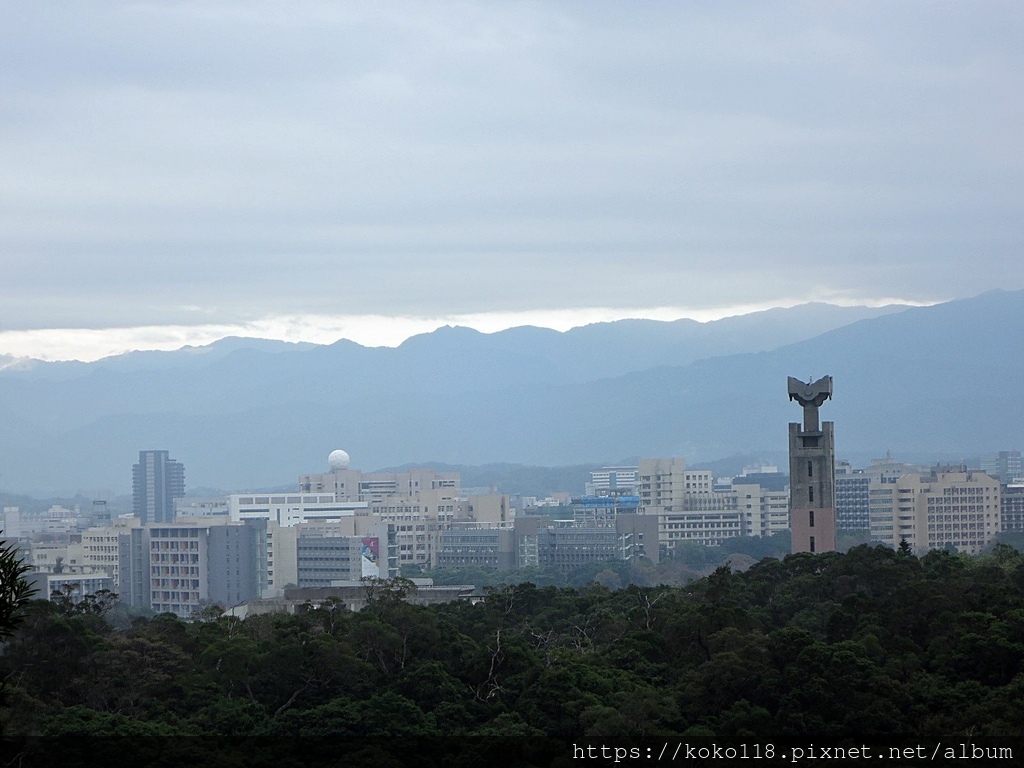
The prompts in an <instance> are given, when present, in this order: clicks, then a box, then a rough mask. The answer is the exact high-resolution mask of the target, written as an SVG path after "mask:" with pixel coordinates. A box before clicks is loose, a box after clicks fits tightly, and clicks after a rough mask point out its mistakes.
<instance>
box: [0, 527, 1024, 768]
mask: <svg viewBox="0 0 1024 768" xmlns="http://www.w3.org/2000/svg"><path fill="white" fill-rule="evenodd" d="M1022 664H1024V556H1022V555H1021V554H1019V553H1018V552H1017V551H1016V550H1015V549H1013V548H1011V547H1008V546H1005V545H999V546H997V547H996V548H995V550H994V551H993V552H992V553H991V554H990V555H986V556H982V557H969V556H966V555H959V554H954V553H949V552H931V553H929V554H928V555H926V556H924V557H921V558H917V557H915V556H913V555H910V554H906V553H900V552H897V551H894V550H892V549H888V548H885V547H868V546H859V547H855V548H853V549H851V550H850V551H849V552H848V553H846V554H839V553H827V554H821V555H810V554H798V555H790V556H787V557H786V558H784V559H783V560H778V559H774V558H767V559H764V560H762V561H760V562H758V563H757V564H755V565H754V566H752V567H751V568H749V569H748V570H746V571H745V572H742V573H735V572H731V571H730V570H729V569H728V568H725V567H723V568H719V569H718V570H717V571H715V572H714V573H713V574H711V575H710V576H708V577H706V578H703V579H700V580H697V581H693V582H690V583H689V584H686V585H684V586H672V587H669V586H649V587H641V586H629V587H626V588H623V589H614V590H613V589H609V588H608V587H606V586H602V585H600V584H596V583H593V584H590V585H588V586H586V587H583V588H557V587H537V586H535V585H533V584H529V583H526V584H517V585H503V586H497V587H492V588H490V589H488V592H487V597H486V598H485V599H484V600H483V601H482V602H481V603H479V604H476V605H474V604H470V603H468V602H457V603H448V604H444V605H436V606H429V607H424V606H415V605H410V604H408V603H406V602H403V601H402V600H401V599H399V598H398V597H396V595H395V594H394V593H393V592H391V591H389V590H380V591H379V593H378V594H377V595H376V596H375V598H374V600H373V601H372V602H371V604H370V605H369V606H368V607H367V608H365V609H364V610H362V611H361V612H359V613H353V612H350V611H349V610H347V609H346V608H345V607H344V606H343V605H341V604H340V603H337V602H334V603H327V604H325V605H323V606H321V607H320V608H318V609H315V610H308V611H305V612H303V613H300V614H298V615H285V614H271V615H261V616H253V617H250V618H248V619H246V620H245V621H240V620H238V619H235V618H223V617H222V618H209V617H207V619H206V620H200V621H194V622H185V621H182V620H180V619H178V618H176V617H174V616H171V615H161V616H157V617H155V618H153V619H136V620H135V621H134V622H133V623H132V624H131V625H130V626H128V627H126V628H122V629H114V628H113V627H112V626H111V625H110V623H109V622H107V621H105V620H104V618H103V616H102V615H101V614H100V613H98V612H84V613H81V612H79V613H75V612H74V611H72V610H69V609H67V608H66V607H62V606H61V605H58V604H55V603H50V602H43V601H36V602H34V603H32V604H31V605H30V607H29V610H28V615H27V618H26V620H25V621H24V623H23V624H22V625H21V627H20V628H19V629H18V630H17V632H16V633H15V634H14V635H13V636H12V637H11V638H10V639H8V640H7V641H6V643H5V644H4V647H3V653H2V655H0V677H2V678H3V680H4V681H5V684H4V688H3V708H2V725H3V742H2V749H3V753H4V754H5V755H6V756H7V761H8V762H10V763H11V764H15V765H17V764H23V765H26V766H27V765H33V766H51V765H52V766H58V765H59V766H62V767H63V768H74V767H75V766H94V765H96V766H98V765H118V766H155V765H166V766H172V765H174V766H177V765H184V764H193V765H197V766H198V765H202V766H206V765H210V766H242V765H245V766H262V765H266V766H275V768H280V767H285V768H288V767H292V766H294V767H295V768H299V767H300V766H357V765H358V766H364V765H374V766H375V767H377V768H380V767H385V766H406V765H408V766H413V765H415V766H424V767H426V768H430V767H431V766H438V767H441V766H453V767H455V766H479V765H485V764H488V763H493V764H495V765H521V766H549V765H556V766H557V765H571V764H575V763H574V761H573V752H572V747H573V745H574V744H575V745H580V744H595V745H600V744H607V745H616V746H619V747H631V746H635V747H638V748H641V749H646V748H648V747H651V746H652V745H658V747H659V748H660V745H661V744H663V743H664V742H670V743H673V744H675V743H679V742H685V743H689V744H710V743H718V744H733V745H738V744H741V743H748V744H750V743H755V742H759V743H761V744H766V743H774V744H775V745H785V744H798V743H805V742H813V743H815V744H832V745H844V744H845V745H851V746H852V745H855V744H868V745H874V746H877V747H881V746H884V745H897V746H899V745H906V744H917V743H930V744H936V743H939V742H948V743H952V742H954V741H955V742H956V743H961V742H967V743H974V744H979V745H984V744H989V745H993V746H998V747H1008V748H1013V749H1014V750H1024V738H1022V734H1021V723H1024V669H1022ZM1022 753H1024V752H1015V754H1022ZM598 762H599V763H600V762H601V761H598ZM963 764H969V763H963Z"/></svg>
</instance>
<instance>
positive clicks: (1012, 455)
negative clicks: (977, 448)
mask: <svg viewBox="0 0 1024 768" xmlns="http://www.w3.org/2000/svg"><path fill="white" fill-rule="evenodd" d="M981 469H982V471H983V472H984V473H985V474H987V475H989V476H991V477H997V478H999V481H1000V482H1002V483H1003V484H1004V485H1006V484H1007V483H1019V482H1024V461H1022V459H1021V455H1020V451H1016V450H1015V451H1000V452H999V453H998V454H996V455H995V456H988V457H986V458H984V459H982V460H981Z"/></svg>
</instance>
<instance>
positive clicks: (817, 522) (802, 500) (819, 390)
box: [789, 376, 836, 552]
mask: <svg viewBox="0 0 1024 768" xmlns="http://www.w3.org/2000/svg"><path fill="white" fill-rule="evenodd" d="M789 399H790V400H796V401H797V402H798V403H800V405H802V406H803V409H804V423H803V425H800V424H795V423H794V424H790V425H789V528H790V530H791V531H792V533H793V551H794V552H833V551H835V548H836V491H835V488H836V449H835V440H834V437H833V432H832V426H833V425H832V422H831V421H826V422H822V423H820V424H819V422H818V407H819V406H820V405H821V404H822V403H824V402H825V401H826V400H831V399H832V377H831V376H823V377H822V378H820V379H818V380H817V381H813V382H810V381H809V382H807V383H806V384H805V383H804V382H802V381H800V380H799V379H794V378H793V377H792V376H790V377H789ZM801 427H802V428H801Z"/></svg>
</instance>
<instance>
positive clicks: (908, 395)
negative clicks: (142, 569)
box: [0, 291, 1024, 493]
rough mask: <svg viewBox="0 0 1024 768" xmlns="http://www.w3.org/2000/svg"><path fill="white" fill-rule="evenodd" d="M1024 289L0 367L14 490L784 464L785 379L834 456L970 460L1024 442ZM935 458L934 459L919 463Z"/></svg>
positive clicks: (791, 409)
mask: <svg viewBox="0 0 1024 768" xmlns="http://www.w3.org/2000/svg"><path fill="white" fill-rule="evenodd" d="M1022 341H1024V291H996V292H990V293H986V294H983V295H981V296H977V297H975V298H972V299H966V300H959V301H952V302H948V303H944V304H938V305H934V306H929V307H909V308H908V307H905V306H889V307H882V308H866V307H836V306H832V305H827V304H807V305H802V306H798V307H793V308H788V309H774V310H769V311H765V312H757V313H753V314H748V315H742V316H738V317H732V318H725V319H722V320H718V321H714V322H708V323H698V322H695V321H691V320H680V321H675V322H658V321H651V320H623V321H618V322H612V323H599V324H595V325H588V326H584V327H581V328H575V329H572V330H570V331H566V332H561V333H560V332H557V331H552V330H548V329H543V328H534V327H521V328H513V329H509V330H506V331H501V332H498V333H491V334H484V333H480V332H477V331H474V330H471V329H468V328H461V327H444V328H440V329H438V330H436V331H434V332H432V333H428V334H422V335H419V336H415V337H412V338H410V339H408V340H407V341H406V342H404V343H403V344H401V345H400V346H398V347H395V348H388V347H363V346H360V345H359V344H356V343H354V342H351V341H346V340H342V341H339V342H337V343H335V344H331V345H313V344H288V343H285V342H275V341H268V340H262V339H238V338H232V339H224V340H221V341H219V342H216V343H214V344H211V345H209V346H206V347H195V348H185V349H182V350H178V351H175V352H134V353H129V354H125V355H119V356H116V357H111V358H106V359H103V360H99V361H96V362H93V363H81V362H61V363H46V362H40V361H32V360H17V361H13V360H10V359H8V360H7V361H6V364H5V365H4V366H3V367H2V368H0V436H2V439H0V487H2V488H4V489H6V490H8V491H19V492H32V493H38V492H47V493H52V492H67V493H71V492H74V491H76V490H78V489H81V488H110V489H113V490H115V491H116V492H119V493H123V492H125V491H126V490H127V489H129V488H130V478H131V465H132V463H134V462H135V461H136V460H137V455H138V451H139V450H141V449H150V448H166V449H168V450H170V452H171V455H172V456H173V457H174V458H176V459H178V460H179V461H181V462H183V463H184V464H185V467H186V482H187V484H188V485H191V486H200V485H202V486H211V487H219V488H231V489H244V488H255V487H268V486H274V485H280V484H287V483H291V482H294V480H295V478H296V477H297V475H298V474H300V473H302V472H311V471H321V470H322V469H325V468H326V456H327V453H328V452H329V451H330V450H331V449H333V448H339V447H341V448H345V449H346V450H348V451H349V452H350V453H351V454H352V457H353V466H360V467H362V468H363V469H373V468H376V467H382V466H387V465H398V464H404V463H409V462H427V461H438V462H446V463H451V464H484V463H491V462H512V463H524V464H538V465H546V466H556V465H568V464H582V463H603V462H611V463H614V462H617V461H621V460H623V459H624V458H626V457H637V456H685V457H686V458H687V459H688V460H689V461H691V463H699V462H702V461H709V460H712V459H717V458H721V457H723V456H728V455H730V454H736V453H740V452H744V453H757V452H764V453H765V454H767V455H772V456H780V455H782V456H784V454H785V450H786V434H787V427H786V425H787V423H788V422H789V421H797V420H799V418H800V411H799V409H798V408H797V407H796V406H795V405H792V404H790V403H789V402H788V401H787V397H786V377H787V376H797V377H800V378H804V379H807V378H809V377H813V378H818V377H819V376H821V375H825V374H830V375H832V376H833V378H834V382H835V395H834V400H833V401H832V402H829V403H827V404H826V405H825V406H824V407H823V418H826V419H830V420H832V421H835V423H836V443H837V451H838V453H839V455H840V457H847V456H848V457H854V458H856V457H870V456H872V455H881V454H883V453H884V452H885V451H886V450H891V451H893V453H894V454H896V455H897V456H899V457H908V458H909V457H911V456H913V457H926V458H929V459H931V458H934V459H936V460H938V459H943V460H957V459H959V458H961V457H964V456H972V455H978V454H981V453H990V452H994V451H996V450H1000V449H1006V448H1009V447H1014V446H1019V445H1020V443H1021V438H1022V437H1024V398H1022V393H1021V383H1022V382H1024V375H1022V374H1024V357H1022V354H1021V351H1022ZM918 460H920V458H918Z"/></svg>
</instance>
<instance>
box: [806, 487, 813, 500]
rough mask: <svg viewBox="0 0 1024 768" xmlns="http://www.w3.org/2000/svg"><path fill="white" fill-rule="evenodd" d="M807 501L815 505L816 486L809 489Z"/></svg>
mask: <svg viewBox="0 0 1024 768" xmlns="http://www.w3.org/2000/svg"><path fill="white" fill-rule="evenodd" d="M807 500H808V501H809V502H811V503H812V504H813V503H814V486H813V485H812V486H808V487H807Z"/></svg>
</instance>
